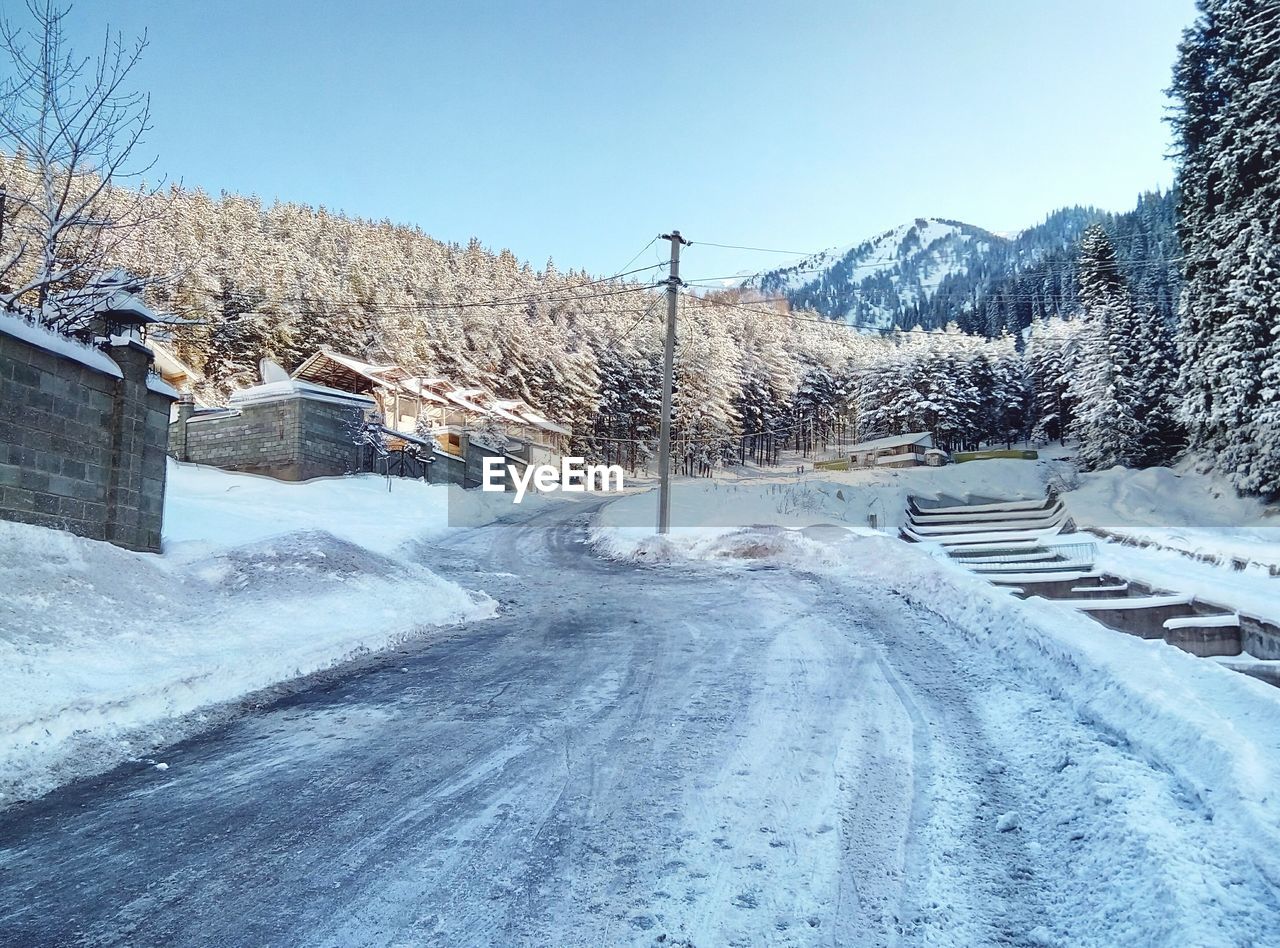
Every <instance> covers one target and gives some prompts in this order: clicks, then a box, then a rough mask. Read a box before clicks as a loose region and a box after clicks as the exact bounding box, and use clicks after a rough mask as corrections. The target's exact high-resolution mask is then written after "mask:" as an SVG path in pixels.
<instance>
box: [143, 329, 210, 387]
mask: <svg viewBox="0 0 1280 948" xmlns="http://www.w3.org/2000/svg"><path fill="white" fill-rule="evenodd" d="M147 348H148V349H150V350H151V354H152V355H154V356H155V357H156V369H158V370H159V371H160V372H161V373H162V374H164V375H185V376H186V377H187V378H189V379H191V380H192V381H193V382H198V381H200V380H201V379H203V378H204V373H202V372H201V371H200V370H199V369H194V368H192V367H191V366H189V365H187V363H185V362H183V361H182V360H181V359H179V358H178V357H177V356H176V355H175V354H174V353H173V351H172V350H171V349H169V347H168V346H166V345H164V344H163V343H161V342H158V341H156V340H155V339H148V340H147Z"/></svg>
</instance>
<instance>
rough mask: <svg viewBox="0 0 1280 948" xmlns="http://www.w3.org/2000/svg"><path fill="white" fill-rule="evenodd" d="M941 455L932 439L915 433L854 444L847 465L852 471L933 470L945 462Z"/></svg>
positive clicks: (919, 432)
mask: <svg viewBox="0 0 1280 948" xmlns="http://www.w3.org/2000/svg"><path fill="white" fill-rule="evenodd" d="M940 454H941V452H939V451H938V449H937V448H935V447H934V446H933V435H931V434H930V433H929V432H927V431H917V432H915V433H914V434H904V435H891V436H889V437H886V438H876V439H875V440H873V441H863V442H860V443H859V444H855V445H853V446H852V447H850V448H849V462H850V464H852V465H853V466H854V467H919V466H921V465H924V464H928V465H931V466H933V465H937V464H939V463H941V462H942V460H945V456H943V457H939V455H940Z"/></svg>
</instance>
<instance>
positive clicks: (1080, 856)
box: [0, 505, 1277, 946]
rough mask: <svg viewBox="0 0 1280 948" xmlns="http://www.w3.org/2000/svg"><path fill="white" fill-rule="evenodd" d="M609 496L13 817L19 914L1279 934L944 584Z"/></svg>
mask: <svg viewBox="0 0 1280 948" xmlns="http://www.w3.org/2000/svg"><path fill="white" fill-rule="evenodd" d="M583 509H584V508H583V507H581V506H575V505H567V506H566V508H564V509H560V508H557V509H552V510H550V511H549V512H547V513H545V514H543V515H542V516H541V517H539V518H534V519H533V520H532V521H530V522H529V523H527V524H526V525H524V526H520V527H510V526H502V527H494V528H488V529H483V530H476V531H471V532H469V533H465V534H460V535H457V536H455V537H454V538H453V539H451V540H450V541H448V542H447V543H446V544H444V545H443V546H436V547H433V548H431V549H424V551H423V554H422V555H423V557H424V559H425V560H426V561H427V562H428V563H429V564H430V565H431V566H432V567H433V568H434V569H438V570H440V571H441V572H443V573H444V574H445V575H451V576H452V577H453V578H457V579H459V580H460V581H463V582H464V583H466V584H468V585H472V586H480V587H482V588H485V589H486V590H488V591H489V592H491V593H492V594H493V595H495V596H497V597H500V598H501V599H502V600H503V605H504V608H503V615H502V617H501V618H500V619H497V620H494V621H491V622H485V623H479V624H475V625H472V626H468V627H467V628H465V629H459V630H456V631H455V632H452V633H446V634H445V635H443V636H440V635H437V636H435V637H433V638H428V639H425V640H423V641H422V642H418V643H413V644H411V645H409V646H406V647H405V648H403V649H401V650H399V651H395V652H391V653H385V654H383V655H380V656H378V657H376V658H375V659H371V660H368V661H366V662H364V663H363V664H361V665H359V666H355V667H351V668H348V669H346V670H345V671H343V672H342V673H341V674H334V675H329V676H326V677H323V678H319V679H316V680H315V681H314V682H313V683H312V685H311V686H310V687H309V688H308V689H307V690H304V691H300V692H298V693H294V694H292V695H290V696H288V697H284V698H281V699H280V700H278V701H276V702H274V703H272V704H269V705H268V706H266V707H263V708H261V709H258V710H256V711H254V712H251V713H248V714H246V715H244V716H242V717H240V718H238V719H236V720H234V721H233V722H232V723H230V724H229V725H227V726H225V727H222V728H219V729H218V730H215V731H213V732H211V733H208V734H205V735H203V736H201V737H199V738H196V739H193V740H190V741H187V742H185V743H182V744H179V745H177V746H175V747H172V748H170V749H169V750H168V751H166V752H164V753H163V754H161V755H158V756H157V758H156V759H155V760H154V761H151V762H138V763H134V764H130V765H127V766H125V767H121V768H119V769H117V770H116V771H114V772H112V773H110V774H108V775H107V776H105V777H103V778H101V779H98V780H94V781H88V782H84V783H81V784H78V785H75V786H73V787H70V788H67V789H64V790H62V791H60V792H58V793H55V794H53V795H52V796H50V797H47V798H45V799H44V800H42V801H40V802H38V803H35V804H30V805H28V806H26V807H23V808H19V809H17V810H14V811H10V812H9V813H8V814H6V815H5V816H4V817H2V818H0V943H3V944H13V945H24V946H35V945H50V944H58V945H63V944H93V945H101V944H106V945H115V944H131V945H159V944H164V945H263V946H265V945H282V946H283V945H300V944H305V945H449V946H456V945H557V946H559V945H590V946H597V945H612V944H639V945H673V944H674V945H699V946H718V945H768V944H778V945H783V944H799V945H811V944H812V945H851V944H852V945H874V944H894V943H901V944H946V945H952V944H955V945H960V944H964V945H968V944H990V943H1001V944H1058V943H1070V944H1081V943H1084V944H1088V943H1095V944H1126V943H1127V944H1135V943H1143V944H1152V943H1156V944H1159V943H1169V944H1180V943H1196V944H1233V943H1241V944H1243V943H1248V942H1250V941H1256V943H1262V942H1263V941H1264V940H1265V939H1266V938H1267V937H1269V936H1268V932H1269V931H1270V933H1271V934H1274V927H1273V926H1274V924H1275V921H1276V919H1277V908H1276V901H1275V891H1274V889H1273V888H1272V887H1271V886H1270V885H1269V884H1268V883H1267V881H1266V880H1265V879H1264V878H1261V877H1260V875H1259V872H1258V871H1257V870H1256V869H1255V868H1252V867H1251V866H1250V865H1249V864H1248V863H1247V862H1246V863H1244V864H1242V863H1241V862H1240V861H1239V860H1238V859H1236V857H1235V856H1234V855H1233V853H1234V848H1233V846H1232V843H1231V841H1230V840H1221V839H1218V838H1217V837H1215V836H1214V834H1213V827H1212V824H1211V823H1209V821H1208V820H1207V819H1206V818H1205V815H1204V813H1203V812H1202V809H1201V807H1200V805H1199V803H1198V801H1196V800H1195V799H1193V798H1191V797H1190V796H1189V795H1188V794H1187V793H1186V792H1185V791H1184V789H1183V788H1180V787H1179V786H1178V785H1177V783H1176V781H1175V780H1174V779H1173V778H1172V776H1171V775H1170V774H1168V773H1167V772H1165V771H1163V770H1161V769H1160V768H1158V767H1156V766H1154V765H1152V764H1150V763H1147V762H1144V761H1143V760H1140V759H1137V758H1136V757H1134V756H1132V755H1131V753H1130V752H1129V751H1128V750H1127V749H1126V747H1125V746H1124V745H1123V742H1119V741H1117V740H1115V739H1113V738H1111V737H1109V736H1108V735H1107V734H1105V733H1101V732H1099V731H1097V730H1096V729H1095V728H1094V727H1092V726H1091V725H1090V724H1088V723H1087V722H1085V721H1082V720H1080V719H1079V717H1078V716H1077V715H1076V714H1073V713H1072V711H1071V709H1070V708H1068V707H1066V706H1065V705H1064V703H1062V702H1060V701H1058V700H1055V699H1054V698H1052V697H1050V696H1047V695H1045V694H1040V693H1037V692H1036V691H1035V689H1034V688H1033V687H1031V686H1027V685H1025V684H1024V683H1021V682H1018V681H1016V680H1014V678H1013V676H1012V675H1010V674H1009V673H1007V672H1004V671H1002V670H1001V669H1000V668H993V667H991V663H990V661H983V659H982V656H979V655H972V654H968V653H967V651H966V650H965V649H963V648H961V647H959V646H958V645H956V644H955V642H956V638H957V637H956V636H955V635H954V634H953V633H954V630H952V629H948V627H947V626H946V624H945V622H944V621H943V620H942V619H940V618H938V617H937V616H935V615H933V614H931V613H929V612H927V611H925V610H923V609H921V608H920V607H918V606H912V605H910V604H908V603H907V602H906V601H904V600H903V599H901V598H900V597H897V596H894V595H892V594H889V593H886V592H884V591H883V590H879V589H875V588H871V587H869V586H865V585H859V584H858V583H857V582H856V581H854V580H850V581H849V582H848V583H839V584H837V583H834V582H832V581H831V580H820V579H818V578H815V577H812V576H807V575H804V574H800V573H797V572H794V571H789V570H771V569H748V568H745V567H734V568H728V569H718V568H715V567H707V566H689V567H679V568H666V569H655V568H649V569H645V568H637V567H633V566H629V565H623V564H615V563H609V562H605V561H602V560H600V559H598V558H596V557H595V556H593V555H592V553H591V552H590V550H589V549H588V548H587V547H586V546H585V545H584V543H583V539H584V537H585V522H584V520H583V518H582V516H581V511H582V510H583ZM1064 748H1066V750H1065V751H1064ZM161 765H163V766H161Z"/></svg>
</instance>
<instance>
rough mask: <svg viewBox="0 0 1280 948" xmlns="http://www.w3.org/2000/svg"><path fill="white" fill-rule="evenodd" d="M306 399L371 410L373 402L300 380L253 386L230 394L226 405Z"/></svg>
mask: <svg viewBox="0 0 1280 948" xmlns="http://www.w3.org/2000/svg"><path fill="white" fill-rule="evenodd" d="M298 397H301V398H307V399H311V400H312V401H320V402H337V403H339V404H344V405H352V406H358V407H361V408H373V407H374V401H373V399H372V398H368V397H366V396H364V395H356V394H354V393H352V392H344V391H342V390H341V389H336V388H329V387H327V386H325V385H314V384H312V383H311V382H305V381H303V380H302V379H296V378H295V379H289V380H288V381H284V382H268V383H267V384H265V385H254V386H252V387H250V388H242V389H240V390H239V391H238V392H232V393H231V397H230V398H229V399H227V404H228V405H229V406H231V407H232V408H239V407H241V406H243V405H252V404H255V403H257V402H269V401H275V400H276V399H280V398H298Z"/></svg>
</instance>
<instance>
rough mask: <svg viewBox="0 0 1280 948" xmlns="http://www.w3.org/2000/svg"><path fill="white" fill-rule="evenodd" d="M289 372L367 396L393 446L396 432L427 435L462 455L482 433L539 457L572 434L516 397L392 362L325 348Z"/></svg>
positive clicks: (555, 451)
mask: <svg viewBox="0 0 1280 948" xmlns="http://www.w3.org/2000/svg"><path fill="white" fill-rule="evenodd" d="M293 377H294V378H295V379H301V380H303V381H307V382H311V383H314V384H317V385H324V386H327V387H329V388H334V389H339V390H341V391H345V392H351V393H352V394H357V395H365V396H367V397H369V398H372V399H373V400H374V402H375V403H376V404H377V408H378V412H379V414H380V416H381V418H382V420H383V424H384V425H385V426H386V427H387V428H388V429H390V431H389V434H390V436H391V441H392V446H393V448H394V447H396V445H395V444H394V442H395V435H396V434H400V435H403V436H417V437H423V436H429V437H431V438H432V439H433V440H434V441H435V445H436V449H437V450H439V451H441V452H443V453H445V454H447V455H451V456H453V457H455V458H462V457H463V455H464V454H465V453H466V448H465V446H466V444H467V443H468V441H469V440H470V435H472V434H475V433H477V432H483V433H484V434H485V435H486V436H487V437H489V438H490V439H492V438H493V436H494V435H495V434H500V435H501V436H503V437H505V438H506V441H507V444H506V447H505V449H504V453H505V454H507V455H510V456H512V457H515V458H520V459H522V460H525V461H532V462H540V461H543V460H550V459H551V458H554V457H559V456H560V455H562V454H564V452H565V451H567V450H568V447H569V438H570V436H571V435H572V432H571V431H570V430H569V429H568V428H566V427H564V426H563V425H559V424H556V423H555V422H553V421H551V420H550V419H548V418H545V417H543V416H542V415H541V414H540V413H538V412H537V411H535V410H534V409H533V408H531V407H530V406H529V405H526V404H525V403H524V402H522V401H519V400H517V399H500V398H496V397H494V396H493V395H491V394H489V393H488V392H486V391H485V390H484V389H483V388H479V387H476V386H468V385H464V384H457V383H454V382H450V381H449V380H447V379H442V378H425V377H420V376H415V375H413V374H412V373H411V372H409V371H408V370H407V369H404V368H402V367H401V366H398V365H394V364H391V363H383V364H378V363H372V362H366V361H364V360H363V359H357V358H356V357H355V356H350V355H346V354H344V353H341V352H335V351H334V350H332V349H328V348H322V349H320V350H318V351H316V352H315V353H313V354H312V355H311V356H309V357H308V358H307V359H306V360H304V361H303V363H302V364H301V365H299V366H298V367H297V368H296V369H294V371H293ZM420 422H421V424H420ZM406 440H407V439H406Z"/></svg>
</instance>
